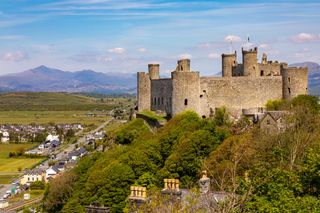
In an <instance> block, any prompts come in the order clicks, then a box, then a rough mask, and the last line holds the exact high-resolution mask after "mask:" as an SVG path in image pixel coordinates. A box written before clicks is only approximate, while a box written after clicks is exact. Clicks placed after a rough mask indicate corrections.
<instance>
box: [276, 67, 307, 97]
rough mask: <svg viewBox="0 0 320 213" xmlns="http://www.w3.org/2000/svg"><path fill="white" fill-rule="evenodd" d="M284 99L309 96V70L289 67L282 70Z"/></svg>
mask: <svg viewBox="0 0 320 213" xmlns="http://www.w3.org/2000/svg"><path fill="white" fill-rule="evenodd" d="M281 75H282V85H283V89H282V92H283V98H284V99H291V98H294V97H296V96H298V95H302V94H308V68H307V67H288V68H284V69H282V70H281Z"/></svg>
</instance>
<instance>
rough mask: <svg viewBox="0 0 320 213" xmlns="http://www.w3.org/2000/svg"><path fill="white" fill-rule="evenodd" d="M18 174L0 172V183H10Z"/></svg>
mask: <svg viewBox="0 0 320 213" xmlns="http://www.w3.org/2000/svg"><path fill="white" fill-rule="evenodd" d="M18 176H19V174H18V173H17V174H4V175H3V174H1V172H0V184H10V183H11V182H12V181H13V180H14V179H16V178H17V177H18Z"/></svg>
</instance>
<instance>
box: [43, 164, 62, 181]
mask: <svg viewBox="0 0 320 213" xmlns="http://www.w3.org/2000/svg"><path fill="white" fill-rule="evenodd" d="M58 173H59V169H58V168H56V167H55V166H50V167H49V168H48V169H47V170H46V182H48V181H49V180H50V179H53V178H55V177H56V176H57V175H58Z"/></svg>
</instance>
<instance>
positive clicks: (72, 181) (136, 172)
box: [45, 96, 320, 212]
mask: <svg viewBox="0 0 320 213" xmlns="http://www.w3.org/2000/svg"><path fill="white" fill-rule="evenodd" d="M275 104H278V102H276V103H275ZM269 105H271V103H269ZM283 106H286V110H288V111H290V113H288V114H287V116H286V117H285V121H284V122H285V123H287V124H289V125H287V128H286V129H285V130H284V131H283V132H280V133H278V134H270V133H268V132H265V131H263V130H261V129H260V128H257V127H256V126H255V127H251V128H247V129H246V131H238V130H239V129H242V128H243V127H245V126H246V125H247V123H246V121H245V120H244V121H242V122H238V123H234V124H232V123H231V122H230V120H228V116H227V115H226V114H224V113H225V111H224V110H221V111H217V114H216V116H215V118H214V119H209V118H206V119H201V118H199V117H198V115H197V114H196V113H194V112H185V113H183V114H180V115H177V116H175V117H174V118H173V119H171V120H170V121H169V122H168V123H167V124H166V125H165V126H164V127H162V128H160V129H159V130H158V131H156V132H150V130H149V128H148V127H147V126H146V125H145V123H144V122H143V120H140V119H135V120H133V121H131V122H129V123H127V124H125V125H123V126H120V127H118V128H117V129H113V130H112V131H109V133H108V136H109V138H108V140H106V141H105V145H106V146H108V149H107V151H105V152H103V153H95V154H93V155H91V156H89V157H86V158H84V159H82V160H81V161H80V162H79V163H78V165H77V166H76V167H75V168H74V169H73V170H72V171H70V172H68V173H64V174H63V175H62V176H60V177H58V178H56V179H54V180H53V181H52V182H51V183H50V185H49V187H48V190H47V193H46V197H45V208H46V211H48V212H58V211H62V212H84V211H85V209H84V206H86V205H90V204H92V203H99V204H103V205H105V206H109V207H111V212H123V211H124V210H128V209H127V208H128V199H127V197H128V195H129V193H130V191H129V187H130V185H133V184H134V185H142V186H146V187H147V189H148V195H149V196H151V200H152V202H151V203H150V204H147V205H146V206H145V207H144V208H145V209H142V211H141V212H182V209H181V208H182V207H181V206H179V205H178V204H174V203H173V204H172V203H171V204H170V203H168V202H165V201H164V200H163V198H161V197H157V193H156V192H159V191H160V190H161V189H162V188H163V182H162V181H163V178H178V179H180V181H181V187H180V188H184V189H189V190H191V191H193V192H194V196H193V197H191V198H188V203H185V206H184V210H183V212H206V211H207V210H208V209H210V208H212V209H211V210H212V212H319V210H320V199H319V196H320V184H319V180H320V175H319V174H320V163H319V162H320V140H319V138H320V137H319V136H320V135H319V134H320V118H319V105H318V102H317V99H316V98H315V97H312V96H300V97H298V98H295V99H293V100H292V101H290V103H286V104H284V105H283ZM202 170H207V171H208V175H209V177H210V178H211V180H212V189H211V190H212V191H224V192H227V193H229V195H230V198H229V200H228V201H227V202H223V203H221V205H214V206H210V205H211V204H210V202H208V206H207V207H206V209H201V208H199V206H197V205H195V204H196V203H197V202H198V201H197V199H198V197H197V189H198V180H199V177H200V174H201V171H202ZM213 210H214V211H213Z"/></svg>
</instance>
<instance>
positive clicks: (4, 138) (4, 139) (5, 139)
mask: <svg viewBox="0 0 320 213" xmlns="http://www.w3.org/2000/svg"><path fill="white" fill-rule="evenodd" d="M0 133H2V137H1V142H2V143H6V142H9V140H10V135H9V132H7V131H3V132H2V131H0Z"/></svg>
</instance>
